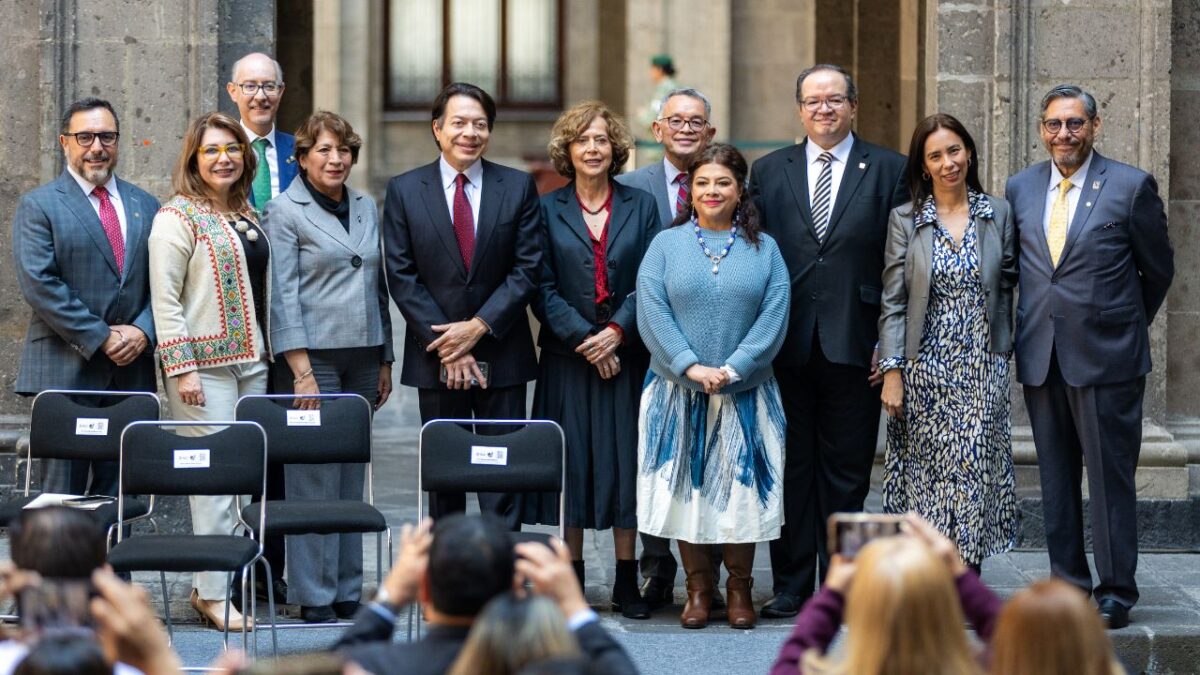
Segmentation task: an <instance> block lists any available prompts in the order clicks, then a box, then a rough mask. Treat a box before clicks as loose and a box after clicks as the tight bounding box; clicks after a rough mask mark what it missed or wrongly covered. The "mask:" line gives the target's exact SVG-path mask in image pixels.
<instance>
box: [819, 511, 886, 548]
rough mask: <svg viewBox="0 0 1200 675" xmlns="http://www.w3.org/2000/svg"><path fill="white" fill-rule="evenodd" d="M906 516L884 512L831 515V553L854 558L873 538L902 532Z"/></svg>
mask: <svg viewBox="0 0 1200 675" xmlns="http://www.w3.org/2000/svg"><path fill="white" fill-rule="evenodd" d="M903 522H904V516H900V515H886V514H882V513H835V514H833V515H832V516H829V553H830V554H834V553H837V554H840V555H842V556H843V557H845V558H848V559H853V558H854V556H856V555H858V552H859V550H861V549H862V547H863V546H866V545H867V544H868V543H869V542H870V541H871V540H873V539H878V538H880V537H892V536H895V535H897V534H900V533H901V532H902V530H901V523H903Z"/></svg>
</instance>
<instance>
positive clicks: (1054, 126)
mask: <svg viewBox="0 0 1200 675" xmlns="http://www.w3.org/2000/svg"><path fill="white" fill-rule="evenodd" d="M1091 121H1092V120H1091V118H1083V117H1072V118H1070V119H1066V120H1060V119H1058V118H1054V117H1052V118H1050V119H1044V120H1042V128H1043V129H1045V130H1046V133H1048V134H1057V133H1058V132H1060V131H1062V128H1063V126H1064V125H1066V127H1067V131H1068V132H1070V133H1072V134H1077V133H1079V132H1080V130H1082V129H1083V125H1085V124H1087V123H1088V122H1091Z"/></svg>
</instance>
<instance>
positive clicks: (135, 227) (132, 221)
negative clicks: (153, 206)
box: [113, 178, 153, 267]
mask: <svg viewBox="0 0 1200 675" xmlns="http://www.w3.org/2000/svg"><path fill="white" fill-rule="evenodd" d="M117 189H118V190H120V191H121V208H123V209H125V260H127V261H131V260H134V259H135V257H136V256H137V254H138V251H139V250H140V249H141V247H142V233H143V232H144V231H145V228H146V226H147V224H146V222H144V221H143V220H142V208H141V205H140V204H138V203H137V202H136V198H135V197H134V195H133V189H132V186H130V185H129V183H126V182H125V181H123V180H121V179H120V178H118V179H117ZM150 218H153V215H151V216H150ZM113 262H114V263H115V262H116V261H115V260H114V261H113ZM126 267H128V263H126Z"/></svg>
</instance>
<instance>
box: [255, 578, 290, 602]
mask: <svg viewBox="0 0 1200 675" xmlns="http://www.w3.org/2000/svg"><path fill="white" fill-rule="evenodd" d="M271 586H272V587H273V590H274V591H275V604H277V605H283V604H287V594H288V585H287V582H286V581H284V580H283V579H273V580H272V581H271ZM254 594H255V595H257V596H258V599H259V600H266V599H267V582H266V581H265V580H264V579H263V578H262V577H259V578H258V579H256V580H255V581H254Z"/></svg>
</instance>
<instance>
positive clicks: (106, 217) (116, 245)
mask: <svg viewBox="0 0 1200 675" xmlns="http://www.w3.org/2000/svg"><path fill="white" fill-rule="evenodd" d="M92 194H94V195H96V199H99V200H100V225H101V226H102V227H103V228H104V234H105V235H107V236H108V243H109V245H110V246H112V251H113V257H114V258H116V259H117V271H118V272H124V271H125V237H123V236H121V219H120V218H118V217H117V210H116V209H115V208H113V204H112V200H111V199H109V198H108V190H107V189H106V188H105V187H104V186H103V185H101V186H100V187H98V188H96V189H94V190H92Z"/></svg>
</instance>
